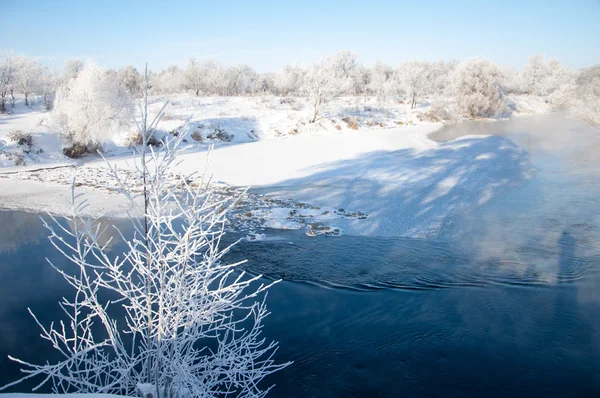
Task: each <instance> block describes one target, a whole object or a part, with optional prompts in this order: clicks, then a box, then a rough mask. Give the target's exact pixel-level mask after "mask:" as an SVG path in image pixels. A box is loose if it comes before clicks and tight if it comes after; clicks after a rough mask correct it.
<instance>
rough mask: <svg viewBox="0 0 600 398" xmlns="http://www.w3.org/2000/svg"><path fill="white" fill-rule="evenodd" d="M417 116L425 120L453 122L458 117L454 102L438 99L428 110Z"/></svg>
mask: <svg viewBox="0 0 600 398" xmlns="http://www.w3.org/2000/svg"><path fill="white" fill-rule="evenodd" d="M417 117H418V118H419V119H420V120H422V121H425V122H435V123H438V122H451V121H454V120H455V119H456V109H455V106H454V104H452V103H450V102H448V101H445V100H442V99H438V100H436V101H433V103H432V105H431V107H430V108H429V110H428V111H427V112H423V113H420V114H418V115H417Z"/></svg>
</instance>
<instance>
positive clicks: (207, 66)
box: [202, 60, 229, 95]
mask: <svg viewBox="0 0 600 398" xmlns="http://www.w3.org/2000/svg"><path fill="white" fill-rule="evenodd" d="M202 74H203V79H204V87H205V89H206V91H207V93H209V94H212V95H225V92H226V90H227V86H228V85H229V82H228V81H227V77H226V76H225V70H224V69H223V66H221V64H220V63H218V62H217V61H214V60H208V61H206V62H205V63H204V64H202Z"/></svg>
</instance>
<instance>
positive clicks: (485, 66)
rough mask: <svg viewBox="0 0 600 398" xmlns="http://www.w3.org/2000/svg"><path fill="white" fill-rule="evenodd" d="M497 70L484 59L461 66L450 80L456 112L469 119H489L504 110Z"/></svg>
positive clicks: (499, 76)
mask: <svg viewBox="0 0 600 398" xmlns="http://www.w3.org/2000/svg"><path fill="white" fill-rule="evenodd" d="M501 81H502V72H501V70H500V68H499V67H498V66H497V65H496V64H495V63H494V62H492V61H490V60H489V59H487V58H485V57H474V58H469V59H467V60H465V61H463V62H461V63H460V64H459V65H458V67H457V68H456V70H455V72H454V74H453V76H452V83H453V85H452V86H453V87H452V88H453V90H452V91H453V94H454V96H455V97H456V100H457V103H458V107H459V110H460V111H461V112H462V113H463V114H464V115H466V116H469V117H491V116H495V115H497V114H499V113H500V112H502V111H503V110H504V98H503V95H502V92H501V86H500V83H501Z"/></svg>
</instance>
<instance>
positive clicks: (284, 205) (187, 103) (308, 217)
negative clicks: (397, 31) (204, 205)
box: [0, 95, 532, 239]
mask: <svg viewBox="0 0 600 398" xmlns="http://www.w3.org/2000/svg"><path fill="white" fill-rule="evenodd" d="M164 100H165V98H154V99H153V101H152V102H153V103H152V106H151V109H152V110H153V111H154V112H157V111H158V109H159V107H160V106H161V105H162V103H164ZM424 110H426V108H423V107H422V108H417V109H416V110H410V109H409V108H408V106H407V105H405V104H397V103H386V104H378V103H377V101H376V100H374V99H366V100H365V99H360V98H340V99H337V100H336V101H334V102H332V103H330V104H328V106H327V108H326V109H325V110H324V112H323V115H322V117H321V118H320V119H319V120H318V121H317V123H314V124H312V123H308V122H307V120H308V117H307V112H308V111H309V110H307V109H306V103H304V102H303V100H301V99H292V100H288V99H285V100H282V99H280V98H275V97H252V98H239V97H237V98H235V97H234V98H196V97H193V96H187V95H184V96H178V97H176V98H173V99H171V100H170V105H168V106H167V108H166V118H165V120H163V122H162V123H161V125H160V126H159V127H160V132H159V134H169V133H170V132H173V131H178V132H179V133H183V134H187V135H186V137H187V138H186V140H187V143H186V145H187V147H186V150H185V153H184V154H183V155H182V156H181V160H182V162H181V164H180V165H179V166H178V171H182V172H190V171H202V169H203V167H204V165H205V162H206V157H207V153H208V151H207V149H208V145H209V144H212V143H214V144H215V150H214V151H213V153H212V156H211V159H210V164H209V170H208V171H209V174H212V175H213V181H218V182H221V183H222V184H221V185H220V188H219V189H220V190H221V192H222V193H223V194H231V193H235V191H236V190H237V189H236V188H237V187H245V186H252V190H251V191H249V193H248V194H247V195H246V196H245V197H244V200H243V201H242V202H241V206H240V208H239V211H238V212H237V213H236V214H235V222H236V227H237V228H238V229H241V230H244V231H247V232H248V234H249V237H250V239H253V238H252V237H254V239H257V238H262V234H263V233H264V231H265V230H269V229H271V230H272V229H303V230H304V231H305V232H306V234H307V235H309V236H314V235H318V234H322V233H324V234H328V235H338V234H340V233H345V234H353V235H374V236H411V237H431V236H440V235H443V234H444V232H445V231H446V230H447V228H448V227H449V226H450V225H451V223H452V220H453V218H454V217H457V216H459V215H460V214H461V213H464V212H465V211H468V209H470V208H472V207H473V206H477V205H479V204H482V203H485V202H486V201H487V200H489V199H491V198H492V197H494V196H495V195H497V194H498V193H500V192H502V190H504V189H506V188H508V187H511V186H515V185H518V184H519V183H520V182H522V181H523V180H524V179H526V178H528V177H529V176H530V174H531V171H532V167H531V165H530V163H529V161H528V156H527V153H526V152H525V151H524V150H522V149H521V148H519V147H518V146H516V145H515V144H514V143H513V142H512V141H509V140H507V139H504V138H500V137H464V138H462V139H460V140H456V141H452V142H449V143H446V144H438V143H436V142H434V141H432V140H430V139H429V138H428V137H427V135H428V134H429V133H430V132H432V131H434V130H435V129H437V128H439V127H440V126H441V124H440V123H427V122H421V121H419V118H418V114H419V113H421V112H423V111H424ZM47 116H48V113H43V112H40V111H29V112H21V113H14V114H13V115H8V116H5V115H1V116H0V139H2V140H3V141H4V143H5V144H4V145H5V146H4V148H5V150H6V151H9V152H10V150H13V151H18V150H20V148H19V145H18V143H14V142H12V143H10V142H9V140H8V135H9V134H10V132H12V131H14V130H16V129H20V130H23V131H25V132H28V133H29V132H30V133H32V134H33V139H34V146H35V147H36V148H37V147H40V148H43V149H44V152H43V154H44V156H45V157H43V158H39V159H37V160H36V159H29V158H27V159H26V166H24V167H7V168H4V169H3V170H2V171H0V206H2V207H3V208H10V209H25V210H30V211H49V212H52V213H55V214H65V213H67V212H68V211H69V206H68V200H67V198H68V197H69V195H70V184H71V182H72V181H73V178H75V177H77V179H76V184H77V189H83V190H85V191H86V192H87V193H88V198H89V200H90V207H89V208H88V211H89V213H90V214H94V215H100V214H106V215H110V216H123V215H124V214H126V210H127V208H128V207H127V202H126V200H125V199H124V198H122V197H121V196H119V195H118V194H117V193H116V191H117V189H116V186H115V184H114V183H112V182H111V181H110V177H109V175H108V173H107V170H106V164H105V162H104V161H102V160H98V158H93V157H88V158H85V159H83V160H80V161H78V162H74V161H72V160H70V159H67V158H65V157H64V156H63V155H62V153H60V148H61V143H60V139H58V138H57V137H56V136H55V135H54V134H51V133H50V132H49V131H48V128H47V126H45V125H44V122H43V121H42V123H40V119H42V120H43V119H44V118H46V117H47ZM187 118H191V119H190V123H188V124H187V125H186V127H185V131H184V130H183V129H182V125H183V124H184V121H185V119H187ZM194 133H197V134H195V137H196V139H194V138H192V137H193V134H194ZM219 133H221V134H220V135H219ZM125 136H126V134H122V135H121V137H120V139H121V141H119V139H115V140H114V142H112V143H111V144H109V145H106V146H105V149H106V156H107V157H108V159H109V160H110V161H111V162H113V163H117V164H118V165H119V168H120V169H124V170H127V169H128V167H129V165H130V164H131V158H130V156H124V155H125V154H127V153H130V152H131V150H130V149H129V148H128V147H127V142H126V140H125V139H124V138H123V137H125ZM46 140H48V141H51V142H50V143H48V142H46ZM198 140H199V141H198ZM227 140H230V141H229V142H227ZM46 147H47V148H48V150H46ZM40 166H43V168H42V169H41V170H37V169H39V168H40ZM56 166H62V167H56Z"/></svg>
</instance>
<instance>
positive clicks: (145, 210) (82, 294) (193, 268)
mask: <svg viewBox="0 0 600 398" xmlns="http://www.w3.org/2000/svg"><path fill="white" fill-rule="evenodd" d="M86 68H87V67H86ZM85 73H86V71H85V69H84V70H83V71H82V75H84V74H85ZM146 82H147V80H146ZM145 93H146V96H145V101H144V104H143V105H142V106H141V108H142V115H141V124H140V125H139V128H140V134H141V135H142V137H143V140H142V141H143V147H142V151H141V153H140V154H139V156H138V157H137V158H136V166H137V173H135V177H134V178H133V181H131V180H130V179H128V178H127V177H124V175H123V174H121V172H120V171H119V170H117V168H116V166H111V165H109V166H110V169H111V171H112V175H113V178H114V179H115V180H116V181H117V182H118V183H119V185H120V187H121V192H122V193H123V194H124V195H125V197H126V198H127V199H128V200H129V202H130V205H131V208H132V211H131V218H130V220H131V223H132V226H133V233H132V234H126V233H125V232H124V231H120V230H118V229H115V235H116V236H118V237H120V239H121V240H123V241H124V242H125V244H126V249H125V251H124V253H122V255H121V256H119V255H115V254H113V253H111V251H110V250H108V248H109V246H110V242H111V239H107V238H106V234H108V233H109V232H108V230H107V228H103V227H102V224H101V223H99V222H98V220H97V219H90V218H87V217H84V216H83V215H82V214H81V213H82V211H83V210H84V209H85V206H86V201H85V200H82V199H81V194H80V195H75V193H74V188H73V195H72V203H73V213H72V216H71V217H69V218H68V219H67V220H68V224H69V225H70V226H71V228H65V227H64V226H63V225H61V224H60V223H59V222H57V221H56V220H54V221H55V222H54V223H46V222H44V225H45V226H46V228H47V229H48V230H49V232H50V241H51V243H52V244H53V245H54V246H55V247H56V249H57V250H58V251H59V252H60V253H61V254H63V255H64V256H65V258H66V259H67V260H68V261H69V262H71V263H72V264H73V265H74V271H72V272H71V271H70V268H68V267H63V266H61V265H60V264H56V265H55V264H53V263H50V264H51V265H52V267H54V269H55V270H56V271H57V272H58V273H59V274H60V275H62V276H63V277H64V278H65V280H66V281H67V283H69V284H70V285H71V286H72V287H73V288H74V290H75V294H74V296H73V298H71V299H66V298H65V299H63V300H62V302H61V308H62V309H63V311H64V313H65V315H66V317H67V321H66V322H64V323H63V322H60V324H54V323H52V324H50V325H49V326H43V325H42V324H41V323H40V322H39V321H38V319H37V318H36V317H35V315H33V313H32V315H33V317H34V319H35V321H36V322H37V323H38V325H39V326H40V328H41V329H42V337H43V338H44V339H46V340H48V341H49V342H50V343H51V344H52V346H53V347H54V348H56V349H57V350H58V351H59V352H60V354H61V356H62V357H61V359H60V360H59V361H58V362H56V363H53V364H50V363H46V364H42V365H36V364H31V363H28V362H25V361H22V360H18V359H14V358H11V359H13V360H15V361H17V362H19V363H20V364H22V365H24V367H25V368H24V369H23V372H25V374H26V376H25V377H24V378H23V379H21V380H19V381H17V382H15V383H11V384H9V385H8V386H5V387H4V388H6V387H9V386H10V385H14V384H16V383H18V382H20V381H22V380H24V379H28V378H31V377H35V376H39V377H41V378H43V380H42V383H41V385H43V384H45V383H49V384H51V387H52V390H53V392H54V393H102V394H104V393H113V394H121V395H124V396H134V395H138V396H142V397H148V396H152V397H155V398H187V397H190V398H192V397H217V396H218V397H226V396H235V397H264V396H265V395H266V394H267V393H268V391H269V390H270V387H269V388H266V389H264V388H263V387H262V386H261V385H259V384H260V381H261V380H262V379H263V378H264V377H265V376H267V375H268V374H270V373H273V372H275V371H277V370H279V369H281V368H283V367H285V366H286V365H287V364H282V365H279V364H277V363H275V361H274V359H273V355H274V353H275V350H276V348H277V344H276V343H274V342H266V340H265V339H264V338H263V337H261V330H262V321H263V320H264V318H265V317H266V316H267V315H268V312H267V309H266V304H265V298H266V291H267V289H268V288H269V287H270V286H272V285H273V284H274V283H277V281H276V282H271V283H267V284H262V283H260V279H261V276H250V275H246V274H245V273H244V272H243V271H239V270H238V269H237V268H236V267H237V266H238V265H239V264H241V263H227V262H225V261H224V259H223V256H224V255H225V254H226V253H227V252H228V251H229V250H230V248H231V246H228V247H222V238H223V236H224V229H225V225H226V222H227V215H228V213H229V211H230V209H232V207H233V203H232V201H231V198H230V197H226V196H219V195H218V193H217V192H216V191H215V190H214V186H213V185H212V184H211V181H210V180H209V179H207V178H204V176H202V175H200V176H198V175H194V174H192V175H177V174H176V173H175V170H174V165H175V164H176V161H177V155H178V153H179V152H180V150H179V149H178V147H179V144H180V143H181V141H182V139H183V135H180V136H179V137H178V138H172V139H171V140H168V141H166V142H165V145H164V148H165V149H164V151H162V152H150V153H149V154H148V153H147V151H146V150H147V145H148V141H149V139H150V137H151V132H152V130H153V129H154V128H155V127H156V124H157V123H158V121H159V120H160V114H159V116H157V117H156V118H155V119H154V121H153V122H149V119H148V110H147V109H148V102H147V86H146V90H145ZM163 109H164V107H163ZM138 161H139V162H138ZM138 187H141V190H140V189H139V188H138ZM261 296H262V299H260V297H261Z"/></svg>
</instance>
